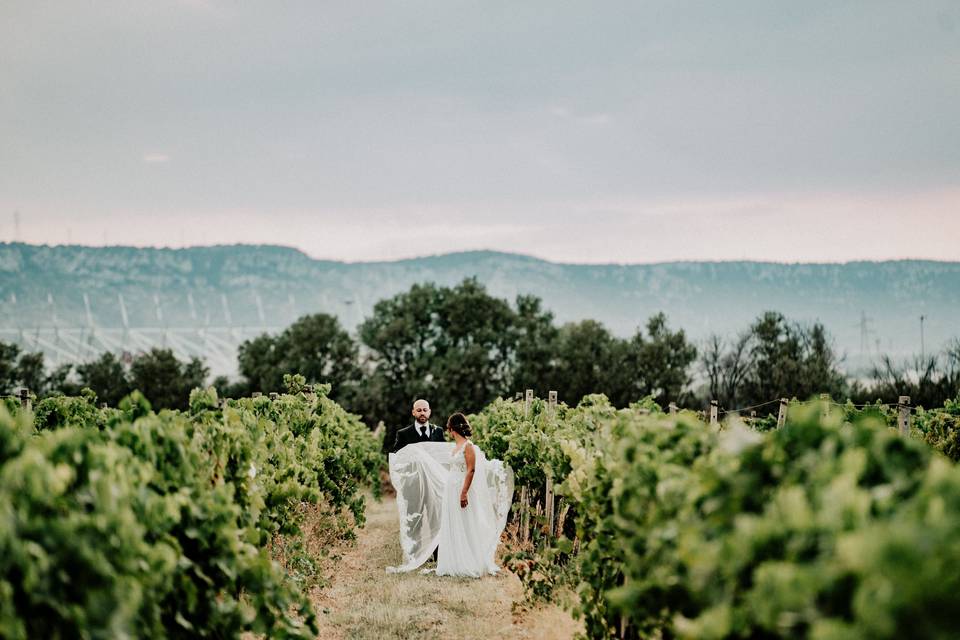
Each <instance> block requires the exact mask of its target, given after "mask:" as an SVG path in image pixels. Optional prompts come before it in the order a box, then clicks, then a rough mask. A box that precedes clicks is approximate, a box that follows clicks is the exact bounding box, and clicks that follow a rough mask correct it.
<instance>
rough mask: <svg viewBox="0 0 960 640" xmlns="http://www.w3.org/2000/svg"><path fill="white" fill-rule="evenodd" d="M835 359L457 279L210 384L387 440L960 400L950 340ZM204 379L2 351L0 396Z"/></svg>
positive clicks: (748, 334) (168, 385)
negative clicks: (656, 417)
mask: <svg viewBox="0 0 960 640" xmlns="http://www.w3.org/2000/svg"><path fill="white" fill-rule="evenodd" d="M841 364H842V358H841V356H840V355H839V354H838V353H837V352H836V350H835V348H834V346H833V342H832V340H831V338H830V335H829V333H828V331H827V330H826V328H825V327H824V326H823V325H822V324H820V323H813V324H809V325H804V324H801V323H798V322H793V321H791V320H789V319H788V318H786V317H784V316H783V315H782V314H780V313H777V312H772V311H771V312H766V313H764V314H762V315H761V316H760V317H758V318H757V319H756V320H755V321H754V322H752V323H751V324H750V325H749V326H748V327H746V328H744V330H743V331H742V332H740V333H739V334H737V335H736V336H732V337H724V336H717V335H714V336H711V337H710V338H708V339H707V340H706V341H705V342H703V343H701V344H700V345H695V344H693V342H692V341H691V340H690V339H689V338H688V337H687V335H686V333H685V332H684V331H683V330H682V329H674V328H671V327H670V325H669V323H668V320H667V318H666V317H665V316H664V315H663V314H662V313H658V314H655V315H653V316H651V317H650V318H648V319H647V320H646V322H644V323H643V324H642V325H641V326H639V327H638V328H637V330H636V332H635V333H634V334H633V335H632V336H629V337H626V338H621V337H618V336H615V335H614V334H612V333H611V332H610V330H609V329H607V328H606V327H605V326H604V325H603V324H602V323H600V322H598V321H596V320H590V319H587V320H581V321H578V322H568V323H564V324H558V323H557V321H556V320H555V318H554V316H553V314H552V313H551V312H550V311H549V310H547V309H545V308H544V307H543V304H542V301H541V300H540V299H539V298H537V297H535V296H531V295H520V296H517V297H516V299H515V300H514V301H513V302H512V303H511V302H509V301H507V300H505V299H501V298H497V297H495V296H492V295H491V294H490V293H489V292H488V291H487V290H486V288H485V287H484V285H482V284H481V283H480V282H478V281H477V280H476V279H466V280H464V281H463V282H461V283H460V284H458V285H456V286H452V287H447V286H438V285H436V284H432V283H427V284H417V285H414V286H412V287H411V288H410V289H409V290H408V291H405V292H402V293H399V294H397V295H395V296H393V297H391V298H387V299H384V300H381V301H379V302H378V303H377V304H376V305H375V306H374V309H373V312H372V314H371V315H370V316H369V317H368V318H366V319H365V320H364V321H363V322H362V323H361V324H360V326H359V327H358V329H357V333H356V336H351V335H350V334H349V333H348V332H347V331H346V330H345V329H344V328H343V327H342V326H341V325H340V322H339V321H338V320H337V318H336V317H335V316H332V315H329V314H325V313H317V314H311V315H306V316H303V317H301V318H300V319H298V320H297V321H296V322H294V323H293V324H291V325H290V326H289V327H287V328H286V329H284V330H283V331H281V332H280V333H277V334H273V335H270V334H263V335H260V336H259V337H256V338H254V339H252V340H248V341H246V342H244V343H243V344H241V346H240V348H239V350H238V371H239V374H240V375H239V377H238V378H237V379H234V380H230V379H227V378H225V377H218V378H216V379H215V380H213V385H214V386H215V387H216V388H217V390H218V391H219V392H220V393H221V394H222V395H225V396H228V397H239V396H245V395H249V394H250V393H252V392H256V391H259V392H263V393H269V392H272V391H282V390H283V389H284V386H283V375H284V374H287V373H299V374H301V375H303V376H304V377H305V378H306V379H307V380H308V382H329V383H331V384H332V386H333V390H332V392H331V397H332V398H333V399H334V400H336V401H337V402H339V403H340V404H342V405H343V406H345V407H347V408H348V409H349V410H350V411H353V412H355V413H359V414H361V415H362V416H364V419H365V420H366V421H367V422H368V424H371V425H372V424H375V423H376V422H378V421H380V420H382V421H384V422H385V423H386V424H387V425H388V428H390V429H391V430H392V429H393V428H395V427H396V426H398V425H402V424H404V423H405V422H406V421H407V419H408V418H409V407H410V405H411V403H412V401H413V399H415V398H418V397H423V398H427V399H428V400H430V402H431V404H432V405H433V407H434V412H435V414H436V415H446V414H448V413H451V412H453V411H466V412H474V411H478V410H480V409H481V408H482V407H484V406H486V405H487V404H488V403H489V402H491V401H492V400H493V399H495V398H496V397H498V396H502V397H512V396H513V395H514V393H516V392H518V391H521V390H524V389H533V390H534V391H535V392H536V393H537V394H538V395H540V396H546V393H547V391H549V390H556V391H557V392H558V393H559V396H560V399H561V400H563V401H566V402H568V403H576V402H577V401H579V399H580V398H582V397H583V396H584V395H586V394H590V393H603V394H605V395H606V396H607V397H608V398H609V399H610V400H611V402H612V403H613V404H615V405H616V406H626V405H627V404H629V403H631V402H634V401H637V400H639V399H641V398H644V397H647V396H649V397H652V398H653V399H654V400H656V401H657V402H658V403H660V404H661V405H662V406H663V405H666V404H667V403H670V402H676V403H677V404H678V405H680V406H682V407H691V408H700V407H703V406H704V405H706V404H707V403H708V402H709V401H710V400H711V399H714V400H718V401H719V403H720V405H721V407H724V408H726V409H735V408H739V407H745V406H751V405H755V404H760V403H763V402H766V401H769V400H773V399H776V398H780V397H786V398H792V397H797V398H801V399H806V398H809V397H811V396H813V395H816V394H819V393H829V394H830V395H831V396H832V397H834V398H836V399H846V398H850V399H852V400H853V401H854V402H858V403H859V402H869V401H873V400H875V399H878V398H880V399H883V400H886V401H895V400H896V397H897V396H898V395H909V396H911V399H912V401H913V403H914V404H919V405H923V406H928V407H929V406H941V405H942V404H943V402H944V400H946V399H948V398H954V397H956V396H957V393H958V391H960V343H956V342H955V343H954V344H953V346H951V347H950V348H948V349H947V350H946V352H944V353H942V354H937V355H931V356H927V357H926V358H923V359H916V360H915V361H914V362H911V363H904V364H901V363H896V362H894V361H892V360H891V359H889V358H882V359H881V360H880V361H879V362H878V363H877V364H876V365H875V367H874V368H873V371H872V372H871V375H870V379H869V380H867V381H851V380H848V379H847V377H846V376H845V375H844V374H843V372H842V370H841V368H840V365H841ZM208 377H209V370H208V369H207V367H206V366H205V364H204V363H203V361H202V360H199V359H196V358H194V359H191V360H189V361H187V362H181V361H179V360H178V359H177V358H176V357H175V356H174V354H173V353H172V352H171V351H170V350H168V349H152V350H150V351H148V352H146V353H141V354H138V355H136V356H135V357H133V359H132V361H130V362H129V363H126V362H123V361H121V360H120V359H119V358H118V357H117V356H116V355H115V354H112V353H104V354H103V355H101V356H100V358H98V359H96V360H94V361H91V362H86V363H81V364H76V365H71V364H67V365H63V366H61V367H58V368H56V369H54V370H53V371H50V372H47V371H46V370H45V368H44V364H43V355H42V354H40V353H20V351H19V349H18V348H17V347H16V346H14V345H7V344H0V385H2V388H3V389H4V391H3V392H4V393H10V392H12V389H13V388H15V387H16V386H26V387H28V388H30V389H31V390H34V391H36V392H38V393H40V394H41V395H44V394H54V393H65V394H68V395H70V394H75V393H78V392H79V390H80V389H82V388H83V387H87V388H90V389H91V390H93V391H94V392H95V393H96V394H97V396H98V397H99V398H100V400H101V401H103V402H107V403H108V404H111V405H113V404H115V403H116V402H118V401H119V399H120V398H122V397H123V396H124V395H126V394H127V393H129V392H130V391H131V390H132V389H139V390H140V391H141V392H142V393H144V395H145V396H146V397H147V398H149V399H150V401H151V403H152V404H153V406H154V407H157V408H181V409H182V408H185V407H186V402H187V398H188V396H189V391H190V389H191V388H193V387H196V386H202V385H203V384H204V383H205V382H206V381H207V379H208ZM774 409H775V407H772V408H771V410H774Z"/></svg>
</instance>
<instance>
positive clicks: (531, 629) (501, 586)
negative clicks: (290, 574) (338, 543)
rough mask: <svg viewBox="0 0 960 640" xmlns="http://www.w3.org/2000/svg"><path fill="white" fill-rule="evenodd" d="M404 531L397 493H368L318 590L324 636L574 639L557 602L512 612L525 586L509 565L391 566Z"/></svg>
mask: <svg viewBox="0 0 960 640" xmlns="http://www.w3.org/2000/svg"><path fill="white" fill-rule="evenodd" d="M398 532H399V523H398V520H397V507H396V503H395V501H394V500H393V498H387V497H385V498H384V499H383V501H382V502H379V503H378V502H375V501H373V500H369V501H368V503H367V524H366V526H365V527H364V528H363V529H361V530H360V531H359V532H358V534H357V541H356V544H355V545H353V546H351V547H347V548H345V549H344V550H343V554H342V556H341V559H340V561H339V563H338V564H337V565H336V567H335V568H334V571H333V577H332V579H331V582H330V584H329V585H328V586H327V587H324V588H322V589H317V590H315V591H314V592H313V593H312V594H311V599H312V600H313V603H314V605H315V607H316V610H317V614H318V616H319V618H320V636H319V637H320V638H323V639H324V640H327V639H331V640H337V639H342V640H365V639H370V640H373V639H377V640H380V639H388V638H393V639H397V640H400V639H402V640H408V639H414V638H416V639H420V638H443V639H444V640H458V639H461V638H462V639H467V638H470V639H471V640H476V639H478V638H479V639H481V640H493V639H495V638H543V639H545V640H569V639H570V638H573V636H574V634H575V633H576V632H577V631H579V630H580V629H581V626H580V624H579V623H576V622H575V621H574V620H572V619H571V617H570V615H569V614H568V613H566V612H564V611H563V610H562V609H560V608H559V607H557V606H549V607H545V608H542V609H538V610H534V611H530V612H526V613H524V614H522V616H515V615H513V614H511V604H512V603H513V601H514V600H519V599H520V597H521V595H522V588H521V585H520V581H519V580H518V579H517V577H516V576H514V575H513V574H511V573H509V572H507V571H504V572H502V573H501V574H500V575H498V576H489V577H486V578H481V579H479V580H472V579H462V578H449V577H443V578H441V577H436V576H432V575H421V574H420V573H419V572H412V573H408V574H388V573H386V571H385V570H384V568H385V567H387V566H390V565H398V564H400V545H399V537H398V536H399V533H398Z"/></svg>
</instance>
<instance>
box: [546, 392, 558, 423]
mask: <svg viewBox="0 0 960 640" xmlns="http://www.w3.org/2000/svg"><path fill="white" fill-rule="evenodd" d="M547 407H548V408H549V409H550V416H551V417H553V416H556V415H557V392H556V391H548V392H547Z"/></svg>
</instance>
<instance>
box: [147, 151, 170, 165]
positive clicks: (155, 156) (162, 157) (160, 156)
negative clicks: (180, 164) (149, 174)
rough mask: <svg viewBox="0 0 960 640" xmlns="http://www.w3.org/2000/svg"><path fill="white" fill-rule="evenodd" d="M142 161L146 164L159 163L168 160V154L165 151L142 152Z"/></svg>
mask: <svg viewBox="0 0 960 640" xmlns="http://www.w3.org/2000/svg"><path fill="white" fill-rule="evenodd" d="M143 161H144V162H146V163H147V164H161V163H164V162H170V156H168V155H167V154H165V153H145V154H143Z"/></svg>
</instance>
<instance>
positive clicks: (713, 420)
mask: <svg viewBox="0 0 960 640" xmlns="http://www.w3.org/2000/svg"><path fill="white" fill-rule="evenodd" d="M718 412H719V406H718V405H717V401H716V400H711V401H710V426H711V427H715V426H717V424H718V422H719V421H718V420H717V414H718Z"/></svg>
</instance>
